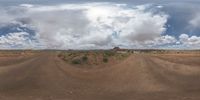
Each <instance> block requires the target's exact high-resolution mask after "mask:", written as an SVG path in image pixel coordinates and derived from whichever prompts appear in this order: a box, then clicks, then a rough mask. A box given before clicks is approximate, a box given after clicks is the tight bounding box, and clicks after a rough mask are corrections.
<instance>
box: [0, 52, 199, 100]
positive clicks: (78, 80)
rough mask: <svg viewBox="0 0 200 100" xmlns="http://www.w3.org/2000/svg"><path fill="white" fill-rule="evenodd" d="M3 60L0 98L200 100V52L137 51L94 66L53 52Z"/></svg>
mask: <svg viewBox="0 0 200 100" xmlns="http://www.w3.org/2000/svg"><path fill="white" fill-rule="evenodd" d="M0 59H2V58H0ZM3 59H4V60H3V61H2V60H0V63H2V62H3V63H4V65H0V100H200V85H199V83H200V64H199V62H198V61H200V60H199V59H200V55H196V54H195V55H183V54H181V55H168V56H167V55H156V54H155V55H149V54H132V55H130V56H129V57H128V58H127V59H125V60H123V61H121V62H118V63H117V64H114V65H113V66H111V65H110V66H106V67H104V68H92V69H84V68H79V67H74V66H73V65H71V64H67V63H65V62H64V61H63V60H61V59H60V58H58V57H57V54H56V53H53V52H46V53H44V52H43V53H40V54H37V55H34V56H33V55H32V56H29V57H27V58H26V59H25V58H24V59H23V60H21V61H19V62H15V63H13V64H11V63H9V62H6V63H5V61H6V60H7V61H9V60H10V58H9V57H8V58H3ZM171 59H173V61H172V60H171ZM13 61H14V60H13Z"/></svg>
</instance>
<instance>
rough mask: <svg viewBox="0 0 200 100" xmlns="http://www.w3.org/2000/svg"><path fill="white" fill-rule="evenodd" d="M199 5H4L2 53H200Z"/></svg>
mask: <svg viewBox="0 0 200 100" xmlns="http://www.w3.org/2000/svg"><path fill="white" fill-rule="evenodd" d="M199 4H200V1H199V0H73V1H72V0H68V1H67V0H0V13H1V16H0V49H20V48H21V49H29V48H32V49H107V48H112V47H114V46H120V47H123V48H144V49H145V48H164V49H188V48H189V49H200V12H199V11H200V7H199Z"/></svg>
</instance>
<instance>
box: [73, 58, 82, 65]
mask: <svg viewBox="0 0 200 100" xmlns="http://www.w3.org/2000/svg"><path fill="white" fill-rule="evenodd" d="M72 64H81V60H80V59H73V60H72Z"/></svg>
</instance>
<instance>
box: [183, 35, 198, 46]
mask: <svg viewBox="0 0 200 100" xmlns="http://www.w3.org/2000/svg"><path fill="white" fill-rule="evenodd" d="M179 40H180V43H182V44H183V45H185V46H187V47H193V48H199V47H200V37H198V36H191V37H189V36H188V35H187V34H181V35H180V36H179Z"/></svg>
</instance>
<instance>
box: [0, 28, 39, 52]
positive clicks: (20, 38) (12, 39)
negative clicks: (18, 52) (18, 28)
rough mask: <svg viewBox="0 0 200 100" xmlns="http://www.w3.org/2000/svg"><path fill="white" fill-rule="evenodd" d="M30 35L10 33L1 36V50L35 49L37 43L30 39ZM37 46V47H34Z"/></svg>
mask: <svg viewBox="0 0 200 100" xmlns="http://www.w3.org/2000/svg"><path fill="white" fill-rule="evenodd" d="M28 36H29V33H26V32H18V33H8V34H6V35H2V36H0V48H5V49H7V48H12V47H14V48H34V47H35V45H36V44H35V42H34V41H32V40H30V39H29V37H28ZM33 44H35V45H33Z"/></svg>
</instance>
